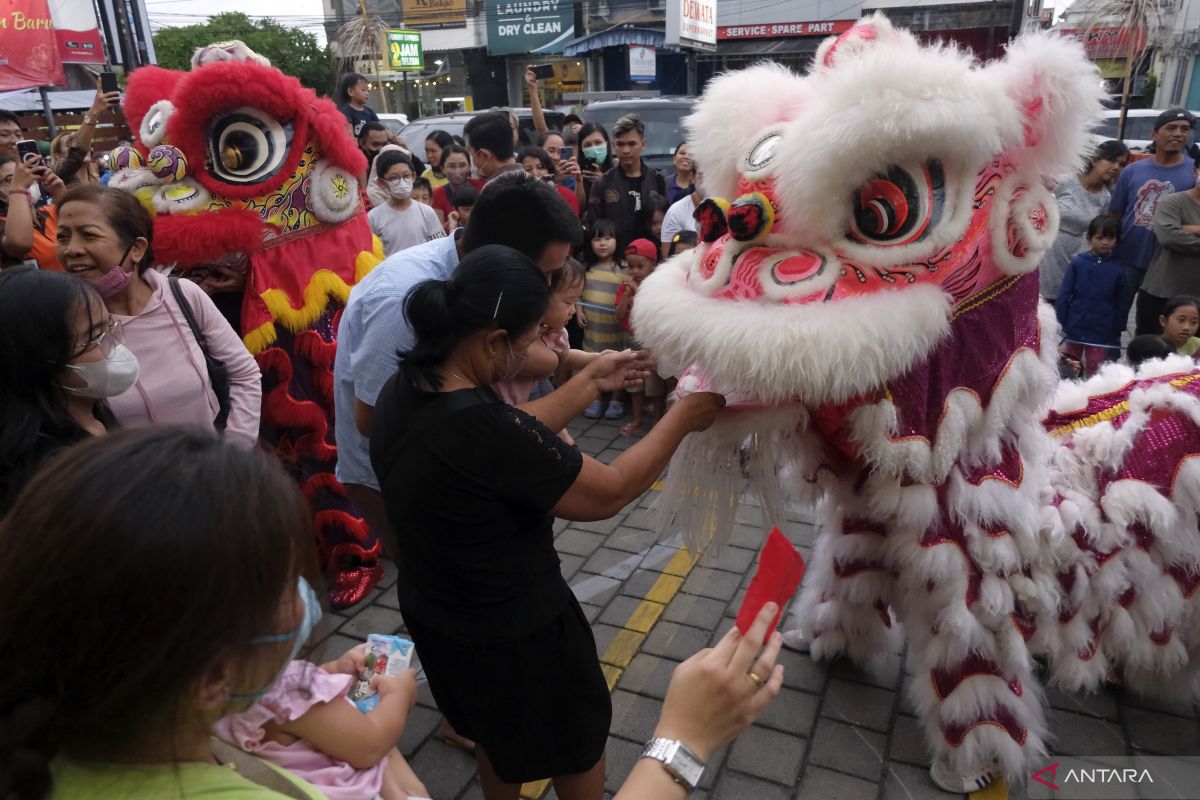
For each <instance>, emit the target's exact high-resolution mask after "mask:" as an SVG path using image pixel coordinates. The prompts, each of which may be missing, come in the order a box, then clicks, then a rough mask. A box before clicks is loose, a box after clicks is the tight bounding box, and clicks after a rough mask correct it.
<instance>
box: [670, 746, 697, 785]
mask: <svg viewBox="0 0 1200 800" xmlns="http://www.w3.org/2000/svg"><path fill="white" fill-rule="evenodd" d="M667 767H668V768H669V769H670V771H671V773H672V774H673V775H675V777H677V778H678V779H679V780H680V781H681V782H683V783H685V784H687V786H688V787H689V788H692V789H695V788H696V787H697V786H698V785H699V784H700V776H701V775H703V774H704V763H703V762H701V761H700V759H698V758H696V755H695V754H694V753H693V752H692V751H691V750H688V749H687V748H686V747H683V746H682V745H681V746H679V747H678V748H676V750H675V753H674V754H673V755H672V756H671V760H670V761H669V762H668V763H667Z"/></svg>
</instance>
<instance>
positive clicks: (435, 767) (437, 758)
mask: <svg viewBox="0 0 1200 800" xmlns="http://www.w3.org/2000/svg"><path fill="white" fill-rule="evenodd" d="M409 765H410V766H411V767H412V768H413V772H415V773H417V776H418V777H420V779H421V783H423V784H425V788H426V789H428V790H429V796H430V797H457V796H458V793H459V792H461V791H462V790H463V789H465V788H466V787H467V784H468V783H470V782H471V778H473V777H474V776H475V757H474V756H473V755H470V754H468V753H465V752H463V751H462V750H459V749H457V748H454V747H451V746H450V745H448V744H445V743H443V742H441V741H438V740H436V739H433V740H430V741H428V742H426V743H425V744H424V745H423V746H422V747H421V749H420V750H418V751H417V754H416V755H415V756H413V757H412V758H411V759H410V760H409Z"/></svg>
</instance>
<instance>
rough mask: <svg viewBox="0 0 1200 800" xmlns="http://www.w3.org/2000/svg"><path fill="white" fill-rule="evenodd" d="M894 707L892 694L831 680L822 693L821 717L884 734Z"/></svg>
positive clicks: (860, 685)
mask: <svg viewBox="0 0 1200 800" xmlns="http://www.w3.org/2000/svg"><path fill="white" fill-rule="evenodd" d="M895 705H896V693H895V692H889V691H887V690H885V689H876V688H875V687H872V686H863V685H862V684H860V683H850V682H849V681H844V680H841V679H839V678H832V679H830V681H829V686H828V687H827V688H826V690H825V703H824V705H822V706H821V714H822V715H823V716H826V717H831V718H833V719H836V720H838V721H839V722H847V723H850V724H852V725H859V726H861V727H864V728H870V729H871V730H874V731H881V732H887V730H888V729H889V728H890V727H891V721H892V709H893V708H894V707H895Z"/></svg>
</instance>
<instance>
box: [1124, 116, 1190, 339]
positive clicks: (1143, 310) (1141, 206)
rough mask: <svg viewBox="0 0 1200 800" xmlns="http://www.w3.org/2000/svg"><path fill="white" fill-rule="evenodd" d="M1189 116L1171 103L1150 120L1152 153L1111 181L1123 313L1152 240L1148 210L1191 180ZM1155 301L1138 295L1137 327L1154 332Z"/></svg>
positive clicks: (1146, 261)
mask: <svg viewBox="0 0 1200 800" xmlns="http://www.w3.org/2000/svg"><path fill="white" fill-rule="evenodd" d="M1194 122H1195V119H1194V118H1193V117H1192V115H1191V113H1190V112H1189V111H1187V110H1186V109H1183V108H1172V109H1170V110H1168V111H1164V112H1163V113H1161V114H1159V115H1158V117H1157V118H1156V119H1155V120H1154V134H1153V135H1152V137H1151V140H1152V141H1153V142H1154V155H1153V156H1151V157H1150V158H1146V159H1142V160H1141V161H1135V162H1134V163H1132V164H1130V165H1129V166H1127V167H1125V169H1123V170H1122V171H1121V175H1120V176H1119V177H1118V178H1117V184H1116V186H1114V187H1113V192H1112V199H1111V200H1110V201H1109V204H1108V210H1109V211H1111V212H1113V213H1114V214H1119V215H1120V216H1121V239H1120V242H1119V243H1118V244H1117V248H1116V250H1114V251H1113V255H1114V256H1115V257H1116V258H1117V259H1119V260H1120V261H1122V262H1124V263H1125V270H1126V273H1125V274H1126V280H1127V284H1128V285H1127V286H1126V296H1125V298H1124V302H1123V306H1124V313H1125V315H1126V316H1128V314H1129V308H1130V306H1132V305H1133V298H1134V296H1135V295H1138V294H1139V292H1140V289H1141V286H1142V280H1143V279H1144V278H1145V277H1146V270H1147V268H1149V266H1150V260H1151V259H1152V258H1153V257H1154V248H1155V246H1156V244H1157V241H1156V240H1155V238H1154V212H1155V211H1157V210H1158V203H1159V201H1160V200H1161V199H1162V198H1164V197H1166V196H1167V195H1169V194H1173V193H1175V192H1182V191H1185V190H1187V189H1191V188H1192V187H1193V186H1195V185H1196V175H1195V171H1194V169H1193V166H1192V159H1191V158H1190V157H1189V156H1188V154H1187V152H1186V151H1187V146H1188V141H1189V139H1190V138H1191V135H1192V125H1193V124H1194ZM1158 312H1159V308H1158V305H1157V304H1156V303H1154V302H1143V300H1142V299H1141V298H1140V295H1139V299H1138V309H1137V332H1136V335H1138V336H1141V335H1142V334H1147V333H1159V332H1160V331H1159V326H1158Z"/></svg>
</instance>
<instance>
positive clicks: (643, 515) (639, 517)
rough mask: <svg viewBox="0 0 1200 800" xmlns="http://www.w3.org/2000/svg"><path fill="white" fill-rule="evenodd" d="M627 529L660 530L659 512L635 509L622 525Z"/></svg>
mask: <svg viewBox="0 0 1200 800" xmlns="http://www.w3.org/2000/svg"><path fill="white" fill-rule="evenodd" d="M621 524H622V525H623V526H624V527H626V528H639V529H641V530H644V531H657V530H658V512H657V511H654V510H652V509H649V508H635V509H634V510H633V511H630V512H629V516H627V517H625V521H624V522H622V523H621Z"/></svg>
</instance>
